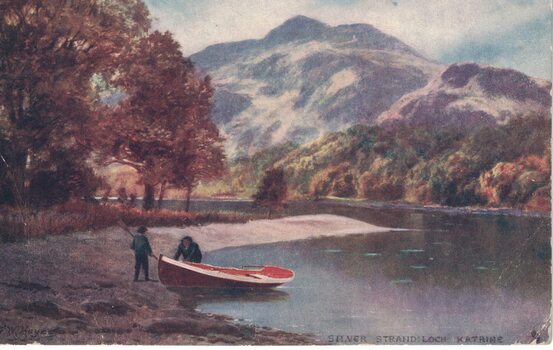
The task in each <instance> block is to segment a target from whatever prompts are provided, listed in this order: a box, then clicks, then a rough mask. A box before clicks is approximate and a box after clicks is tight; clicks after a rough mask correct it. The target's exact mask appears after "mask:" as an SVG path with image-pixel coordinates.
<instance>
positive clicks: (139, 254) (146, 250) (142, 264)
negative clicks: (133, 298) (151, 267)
mask: <svg viewBox="0 0 553 350" xmlns="http://www.w3.org/2000/svg"><path fill="white" fill-rule="evenodd" d="M146 231H148V229H147V228H146V226H140V227H139V228H138V229H137V230H136V232H137V234H136V235H134V238H133V240H132V243H131V249H132V250H134V258H135V265H134V281H135V282H136V281H138V275H139V274H140V269H141V268H142V269H143V270H144V277H145V280H146V281H149V280H150V279H149V278H148V255H152V247H151V246H150V241H148V237H146V235H145V233H146Z"/></svg>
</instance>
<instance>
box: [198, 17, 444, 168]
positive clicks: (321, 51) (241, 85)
mask: <svg viewBox="0 0 553 350" xmlns="http://www.w3.org/2000/svg"><path fill="white" fill-rule="evenodd" d="M191 59H192V61H193V62H195V63H196V64H197V65H198V66H199V67H200V68H201V69H202V70H204V71H205V72H206V73H209V74H210V75H211V76H212V77H213V82H214V84H215V86H216V93H215V108H214V111H213V119H214V121H215V122H216V123H217V125H218V127H219V128H220V129H221V131H222V132H223V133H224V135H225V136H226V137H227V144H226V150H227V153H228V154H229V155H230V156H231V158H232V157H235V156H245V155H252V154H253V153H255V152H256V151H258V150H261V149H264V148H266V147H270V146H273V145H276V144H280V143H285V142H288V141H292V142H296V143H304V142H307V141H311V140H313V139H315V138H317V137H319V136H321V135H323V134H324V133H326V132H329V131H336V130H344V129H345V128H347V127H349V126H352V125H355V124H371V123H374V121H375V119H376V118H377V117H378V116H379V115H380V114H381V113H383V112H384V111H386V110H388V109H389V108H390V106H392V104H393V103H395V102H396V101H397V100H398V99H399V98H400V97H402V96H403V95H405V94H406V93H408V92H411V91H414V90H417V89H420V88H422V87H423V86H425V85H426V84H427V83H428V81H429V80H430V79H431V77H433V76H434V75H435V74H437V73H438V72H439V71H441V70H443V68H444V66H442V65H440V64H437V63H435V62H432V61H430V60H428V59H425V58H424V57H422V56H421V55H420V54H418V53H417V52H416V51H415V50H413V49H412V48H410V47H409V46H407V45H406V44H404V43H402V42H401V41H400V40H398V39H396V38H394V37H392V36H389V35H386V34H384V33H382V32H381V31H379V30H378V29H376V28H374V27H373V26H370V25H367V24H352V25H340V26H336V27H331V26H329V25H326V24H324V23H321V22H319V21H316V20H313V19H310V18H307V17H304V16H297V17H294V18H291V19H289V20H288V21H286V22H284V23H283V24H282V25H281V26H279V27H277V28H275V29H273V30H272V31H271V32H269V33H268V34H267V35H266V36H265V37H264V38H262V39H259V40H246V41H241V42H235V43H225V44H218V45H213V46H210V47H208V48H206V49H205V50H203V51H201V52H199V53H196V54H194V55H192V56H191Z"/></svg>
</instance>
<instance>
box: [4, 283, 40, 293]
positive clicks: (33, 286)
mask: <svg viewBox="0 0 553 350" xmlns="http://www.w3.org/2000/svg"><path fill="white" fill-rule="evenodd" d="M2 284H3V285H5V286H8V287H12V288H17V289H23V290H28V291H30V292H34V291H42V290H49V289H50V287H49V286H45V285H43V284H40V283H35V282H25V281H17V283H2Z"/></svg>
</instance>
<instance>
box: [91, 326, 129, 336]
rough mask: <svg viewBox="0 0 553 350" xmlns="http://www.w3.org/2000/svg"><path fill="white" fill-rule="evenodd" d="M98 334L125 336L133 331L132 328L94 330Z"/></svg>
mask: <svg viewBox="0 0 553 350" xmlns="http://www.w3.org/2000/svg"><path fill="white" fill-rule="evenodd" d="M94 331H95V332H96V333H115V334H125V333H130V332H131V331H132V330H131V329H130V328H121V327H102V328H98V329H96V330H94Z"/></svg>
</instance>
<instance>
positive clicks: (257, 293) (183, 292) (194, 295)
mask: <svg viewBox="0 0 553 350" xmlns="http://www.w3.org/2000/svg"><path fill="white" fill-rule="evenodd" d="M167 289H168V290H169V291H171V292H173V293H176V294H178V295H179V303H180V304H181V305H182V306H185V307H194V308H196V307H198V306H199V305H201V304H206V303H220V302H238V303H265V302H273V303H274V302H282V301H286V300H288V297H289V295H288V293H286V292H285V291H283V290H280V289H250V288H185V287H167Z"/></svg>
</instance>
